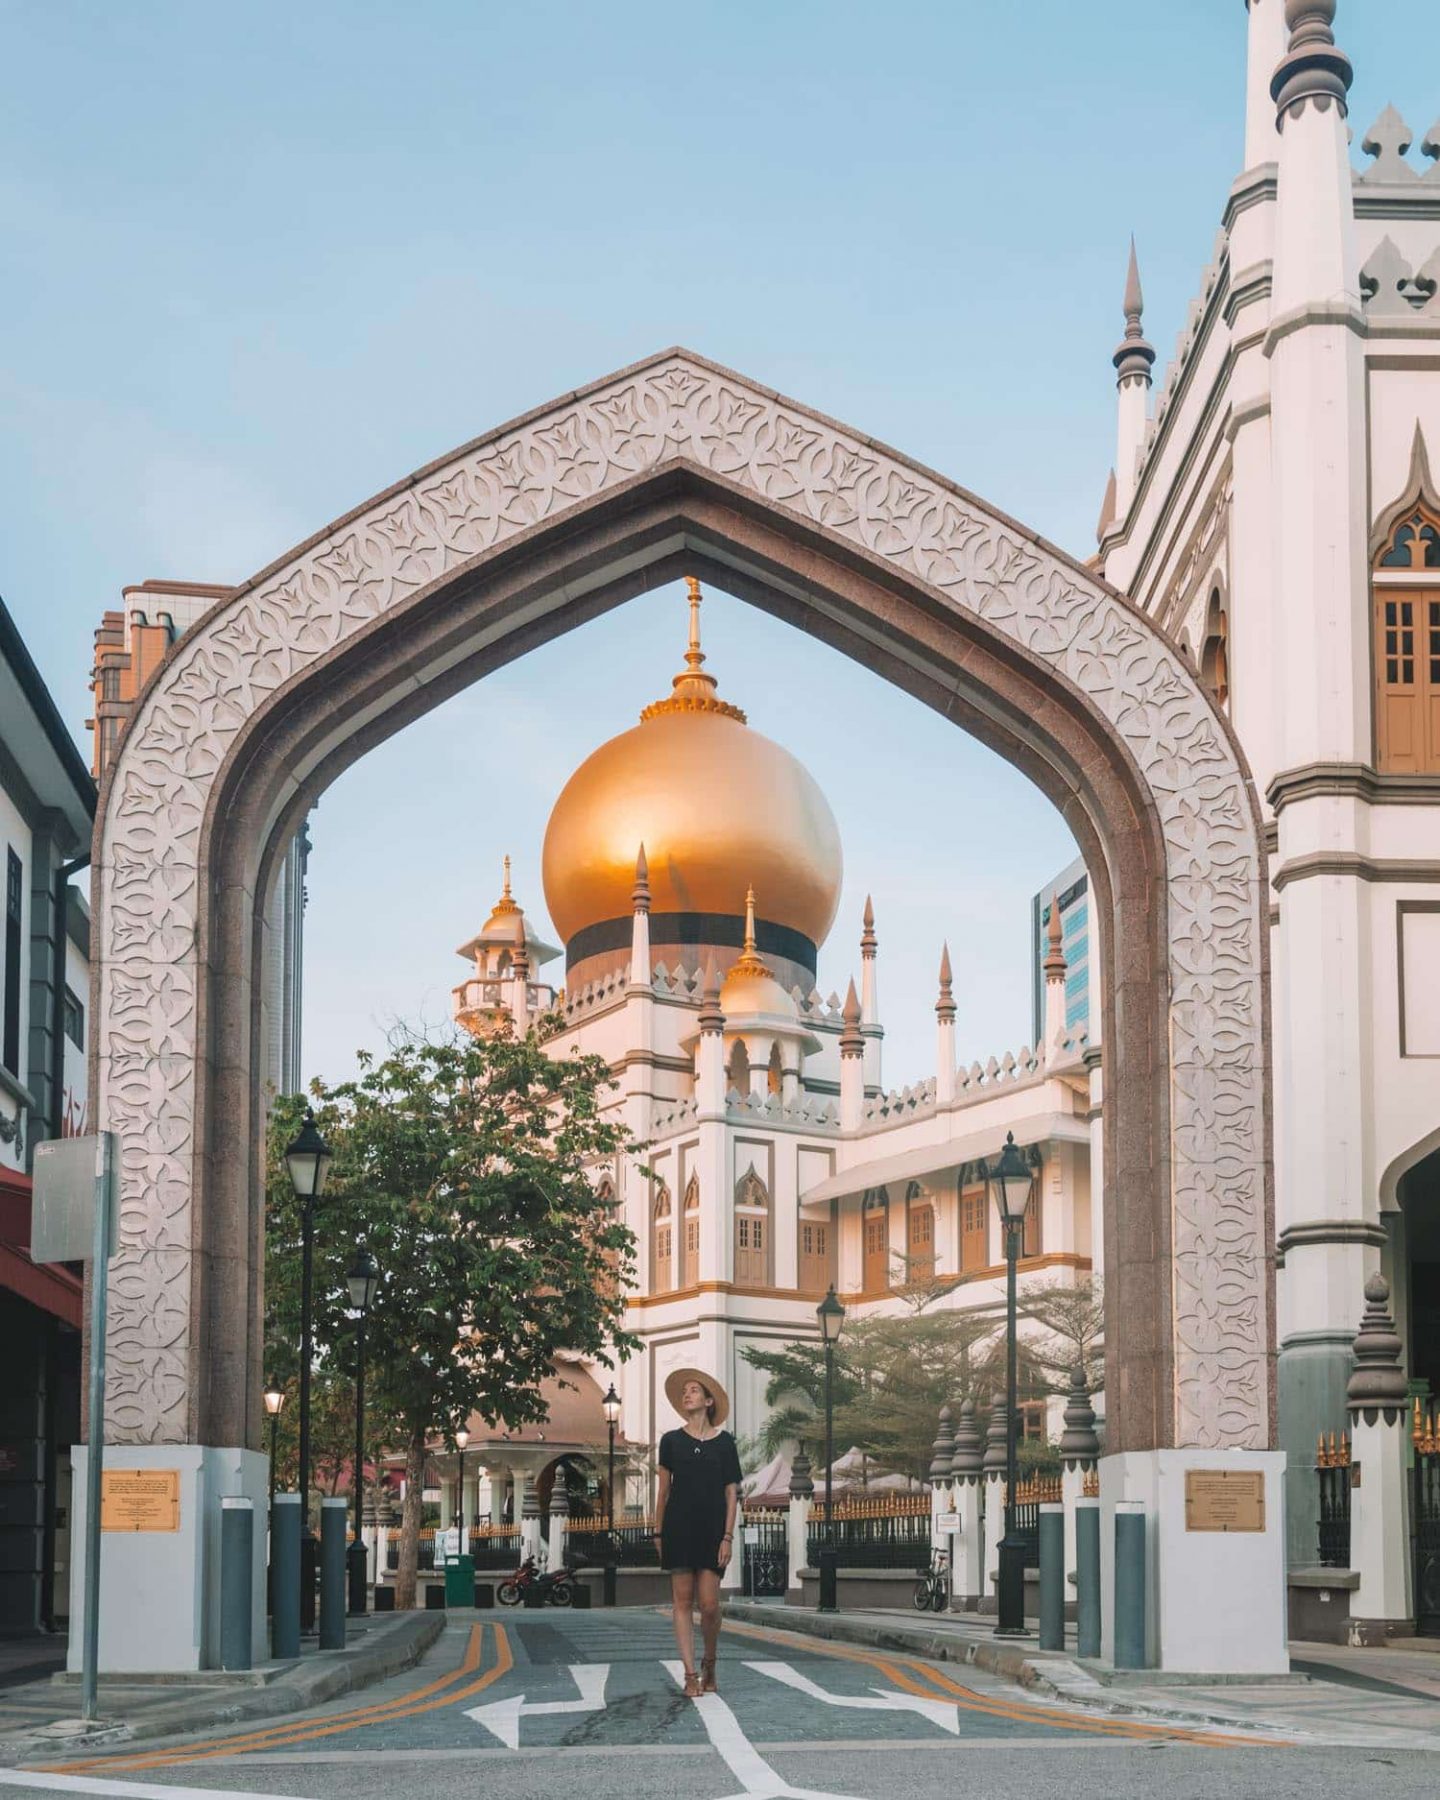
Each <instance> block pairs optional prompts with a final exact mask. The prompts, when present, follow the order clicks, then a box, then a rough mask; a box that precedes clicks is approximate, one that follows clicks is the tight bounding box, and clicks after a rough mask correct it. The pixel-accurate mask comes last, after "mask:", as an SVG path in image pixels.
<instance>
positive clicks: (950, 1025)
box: [935, 943, 955, 1106]
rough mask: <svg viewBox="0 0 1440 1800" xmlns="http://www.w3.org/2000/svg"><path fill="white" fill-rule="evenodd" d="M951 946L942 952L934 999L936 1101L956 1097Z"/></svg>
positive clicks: (945, 1103) (944, 1103)
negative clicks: (937, 994)
mask: <svg viewBox="0 0 1440 1800" xmlns="http://www.w3.org/2000/svg"><path fill="white" fill-rule="evenodd" d="M951 979H952V978H951V973H950V946H949V944H948V943H947V944H945V945H944V946H943V948H942V949H941V951H940V997H939V999H938V1000H937V1001H936V1002H935V1104H936V1105H937V1106H949V1104H950V1103H951V1101H952V1100H954V1098H955V994H954V990H953V988H952V986H951Z"/></svg>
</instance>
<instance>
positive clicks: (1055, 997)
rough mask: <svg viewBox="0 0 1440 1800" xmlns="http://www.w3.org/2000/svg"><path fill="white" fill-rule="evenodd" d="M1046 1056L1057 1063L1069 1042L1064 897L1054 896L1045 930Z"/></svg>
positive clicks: (1057, 894)
mask: <svg viewBox="0 0 1440 1800" xmlns="http://www.w3.org/2000/svg"><path fill="white" fill-rule="evenodd" d="M1043 968H1044V971H1045V1055H1046V1057H1047V1059H1053V1058H1054V1057H1055V1056H1056V1054H1057V1053H1058V1052H1059V1050H1060V1048H1061V1046H1062V1045H1063V1044H1064V1042H1065V976H1066V973H1067V968H1066V963H1065V947H1064V926H1063V924H1062V922H1061V919H1060V894H1059V890H1058V889H1057V890H1056V891H1055V892H1054V893H1052V894H1051V896H1050V920H1049V924H1048V925H1047V926H1046V930H1045V961H1044V964H1043Z"/></svg>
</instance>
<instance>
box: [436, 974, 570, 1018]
mask: <svg viewBox="0 0 1440 1800" xmlns="http://www.w3.org/2000/svg"><path fill="white" fill-rule="evenodd" d="M513 986H514V983H513V982H511V981H509V980H505V979H491V978H490V977H488V976H473V975H472V976H471V978H470V980H469V981H462V982H461V983H460V985H459V987H456V988H452V989H451V990H450V992H451V997H452V999H453V1000H454V1010H455V1013H456V1014H457V1015H458V1014H460V1013H462V1012H472V1013H484V1012H497V1011H500V1010H501V1009H503V1008H505V1007H507V1006H508V1005H509V1004H510V995H511V989H512V988H513ZM554 1004H555V990H554V988H552V987H550V986H549V985H548V984H547V983H545V982H543V981H531V982H527V983H526V985H525V1005H526V1007H527V1009H528V1010H529V1011H530V1012H532V1013H542V1012H549V1011H550V1009H551V1008H552V1007H553V1006H554Z"/></svg>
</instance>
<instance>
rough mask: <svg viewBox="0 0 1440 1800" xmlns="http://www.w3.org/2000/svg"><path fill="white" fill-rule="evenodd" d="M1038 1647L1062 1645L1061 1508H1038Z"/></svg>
mask: <svg viewBox="0 0 1440 1800" xmlns="http://www.w3.org/2000/svg"><path fill="white" fill-rule="evenodd" d="M1040 1648H1041V1649H1042V1650H1063V1649H1064V1648H1065V1508H1064V1507H1063V1506H1050V1505H1044V1506H1042V1507H1041V1508H1040Z"/></svg>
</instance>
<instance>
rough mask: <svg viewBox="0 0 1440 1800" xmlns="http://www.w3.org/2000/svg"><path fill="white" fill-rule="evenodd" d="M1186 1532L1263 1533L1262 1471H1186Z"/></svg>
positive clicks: (1263, 1480) (1263, 1475)
mask: <svg viewBox="0 0 1440 1800" xmlns="http://www.w3.org/2000/svg"><path fill="white" fill-rule="evenodd" d="M1185 1529H1186V1530H1187V1531H1263V1530H1264V1529H1265V1472H1264V1470H1263V1469H1187V1470H1186V1471H1185Z"/></svg>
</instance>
